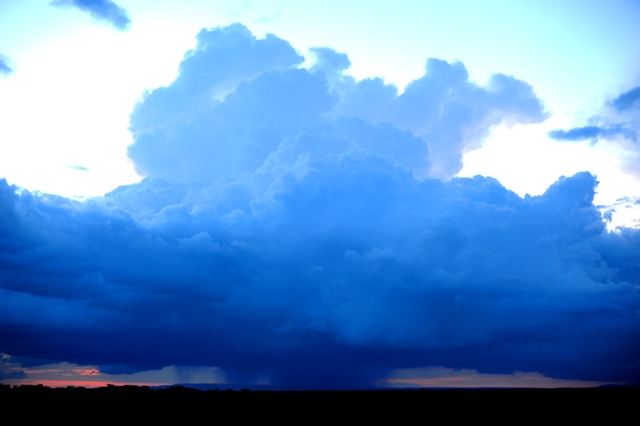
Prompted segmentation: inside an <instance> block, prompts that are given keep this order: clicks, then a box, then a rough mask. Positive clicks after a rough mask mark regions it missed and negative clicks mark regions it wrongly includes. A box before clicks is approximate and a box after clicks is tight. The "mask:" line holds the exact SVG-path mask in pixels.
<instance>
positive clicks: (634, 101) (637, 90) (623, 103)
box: [611, 87, 640, 111]
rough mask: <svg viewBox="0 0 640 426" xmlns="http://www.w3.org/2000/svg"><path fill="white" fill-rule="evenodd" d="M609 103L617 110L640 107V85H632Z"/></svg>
mask: <svg viewBox="0 0 640 426" xmlns="http://www.w3.org/2000/svg"><path fill="white" fill-rule="evenodd" d="M611 105H613V107H614V108H615V109H617V110H618V111H627V110H629V109H634V108H640V87H634V88H633V89H631V90H629V91H628V92H625V93H622V94H621V95H620V96H618V97H617V98H615V99H614V100H613V101H611Z"/></svg>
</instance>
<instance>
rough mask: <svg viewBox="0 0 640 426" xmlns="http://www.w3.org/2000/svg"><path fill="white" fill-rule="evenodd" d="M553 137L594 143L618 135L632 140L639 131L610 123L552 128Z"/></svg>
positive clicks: (551, 136)
mask: <svg viewBox="0 0 640 426" xmlns="http://www.w3.org/2000/svg"><path fill="white" fill-rule="evenodd" d="M548 135H549V137H550V138H551V139H554V140H557V141H563V142H564V141H566V142H575V141H583V140H592V141H593V142H594V143H595V142H597V140H598V139H600V138H603V139H608V138H614V137H616V136H623V137H626V138H628V139H630V140H632V141H635V140H637V133H636V132H635V131H634V130H632V129H629V128H626V127H624V126H622V125H619V124H618V125H610V126H585V127H574V128H573V129H569V130H561V129H557V130H552V131H550V132H549V133H548Z"/></svg>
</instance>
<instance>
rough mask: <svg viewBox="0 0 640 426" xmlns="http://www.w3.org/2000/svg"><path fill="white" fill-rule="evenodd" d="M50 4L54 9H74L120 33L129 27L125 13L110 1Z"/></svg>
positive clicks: (75, 0)
mask: <svg viewBox="0 0 640 426" xmlns="http://www.w3.org/2000/svg"><path fill="white" fill-rule="evenodd" d="M50 4H51V5H52V6H56V7H75V8H76V9H79V10H81V11H83V12H87V13H89V14H90V15H91V17H92V18H94V19H95V20H97V21H102V22H106V23H108V24H110V25H111V26H113V27H114V28H116V29H118V30H121V31H125V30H128V29H129V28H130V25H131V20H130V19H129V15H128V14H127V11H126V10H124V9H123V8H122V7H120V6H118V5H117V4H116V3H114V2H112V1H111V0H53V1H52V2H51V3H50Z"/></svg>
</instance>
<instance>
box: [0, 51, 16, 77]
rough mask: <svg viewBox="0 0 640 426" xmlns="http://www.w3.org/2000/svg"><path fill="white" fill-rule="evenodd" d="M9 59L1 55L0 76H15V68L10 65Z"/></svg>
mask: <svg viewBox="0 0 640 426" xmlns="http://www.w3.org/2000/svg"><path fill="white" fill-rule="evenodd" d="M9 63H10V62H9V58H7V57H6V56H4V55H0V75H4V76H7V75H9V74H13V67H11V65H10V64H9Z"/></svg>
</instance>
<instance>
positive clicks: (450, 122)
mask: <svg viewBox="0 0 640 426" xmlns="http://www.w3.org/2000/svg"><path fill="white" fill-rule="evenodd" d="M311 53H312V55H313V56H314V57H315V59H316V62H315V63H314V64H312V65H311V66H310V67H309V68H300V66H301V64H302V63H303V62H304V57H303V56H301V54H300V53H298V52H297V51H296V50H295V49H293V48H292V46H291V45H289V43H288V42H286V41H284V40H281V39H279V38H277V37H275V36H273V35H268V36H266V37H265V38H263V39H257V38H256V37H254V36H253V35H252V34H251V33H250V32H249V30H248V29H247V28H245V27H243V26H242V25H239V24H235V25H232V26H229V27H225V28H216V29H209V30H202V31H201V32H200V33H199V34H198V37H197V46H196V48H195V49H194V50H192V51H190V52H188V53H187V54H186V55H185V59H184V60H183V62H182V63H181V65H180V73H179V76H178V77H177V78H176V80H175V81H174V82H173V83H171V84H170V85H168V86H166V87H161V88H157V89H155V90H153V91H150V92H148V93H146V94H145V95H144V96H143V98H142V100H141V101H140V102H139V103H138V104H137V105H136V106H135V108H134V110H133V112H132V114H131V124H130V126H131V127H130V128H131V132H132V135H133V139H134V142H133V144H132V145H131V146H130V147H129V156H130V158H131V159H132V161H133V162H134V165H135V168H136V170H137V171H138V172H139V173H140V174H142V175H144V176H146V178H145V179H143V180H142V181H141V182H140V183H138V184H134V185H129V186H123V187H119V188H117V189H116V190H114V191H112V192H110V193H108V194H106V195H105V196H104V197H100V198H94V199H89V200H86V201H84V202H82V203H80V202H77V201H73V200H69V199H65V198H62V197H57V196H52V195H46V194H33V193H30V192H28V191H25V190H22V189H20V188H17V187H15V186H12V185H9V184H8V183H7V182H6V181H4V180H1V181H0V351H2V352H4V353H7V354H11V355H12V356H16V357H31V358H37V359H43V360H47V362H63V361H64V362H72V363H77V364H81V365H98V366H100V368H101V370H102V371H111V372H118V371H139V370H149V369H160V368H162V367H165V366H169V365H210V366H218V367H220V368H222V369H224V370H225V371H229V372H232V373H233V372H236V373H237V374H243V373H247V374H250V373H251V372H260V371H268V372H270V373H269V374H270V377H271V382H272V384H273V385H274V386H275V387H280V388H349V387H359V386H369V385H371V383H373V382H374V381H375V380H380V379H382V378H384V377H388V375H387V374H388V373H389V372H391V371H395V370H397V369H403V368H405V369H406V368H416V367H428V366H444V367H446V368H454V369H460V368H466V369H472V370H477V371H480V372H482V373H483V374H487V373H500V374H512V373H513V372H514V371H532V372H539V373H541V374H544V375H547V376H549V377H558V378H566V379H583V380H604V381H625V382H632V383H638V382H640V371H639V370H638V357H639V355H640V295H639V294H638V285H639V284H640V265H639V264H638V259H639V258H640V231H637V230H632V229H620V230H619V231H618V232H615V233H611V232H607V230H606V226H605V222H604V221H603V218H602V215H601V213H600V212H599V210H598V209H597V208H596V207H595V206H594V205H593V197H594V193H595V190H596V187H597V180H596V178H595V177H594V176H593V175H591V174H590V173H588V172H582V173H578V174H576V175H574V176H571V177H563V178H561V179H559V180H558V181H557V182H556V183H555V184H553V185H552V186H551V187H549V189H548V190H547V191H546V192H545V193H544V194H543V195H541V196H536V197H530V196H526V197H525V198H521V197H519V196H517V195H516V194H515V193H513V192H511V191H509V190H507V189H505V188H504V187H503V186H502V185H501V184H500V183H499V182H498V181H496V180H495V179H492V178H490V177H482V176H476V177H474V178H455V177H453V178H452V176H453V175H455V173H456V171H457V170H459V167H460V164H461V163H460V162H459V161H460V159H461V155H462V154H463V153H464V152H466V151H468V150H470V149H474V148H477V147H478V146H480V145H481V143H482V141H483V139H484V138H485V137H486V135H487V134H488V132H489V131H490V128H491V127H492V126H495V125H497V124H499V123H503V124H506V125H509V124H512V123H534V122H538V121H540V120H543V119H544V118H545V117H546V115H545V112H544V109H543V106H542V102H541V101H540V100H539V99H538V98H537V97H536V96H535V94H534V92H533V90H532V88H531V87H530V86H529V85H527V84H526V83H524V82H522V81H520V80H517V79H515V78H514V77H510V76H505V75H502V74H497V75H494V76H493V77H492V78H491V79H490V81H489V83H487V85H486V86H480V85H478V84H476V83H473V82H471V81H469V79H468V74H467V71H466V69H465V68H464V65H463V64H461V63H459V62H457V63H453V64H451V63H447V62H445V61H441V60H436V59H430V60H429V61H428V62H427V67H426V72H425V75H424V76H423V77H421V78H420V79H418V80H416V81H414V82H413V83H411V84H410V85H409V86H408V87H407V88H406V90H405V91H404V92H403V93H402V94H398V91H397V89H396V88H395V87H393V86H391V85H388V84H386V83H384V81H383V80H380V79H365V80H360V81H357V80H355V79H354V78H353V77H351V76H349V75H348V74H347V70H348V68H349V66H350V61H349V59H348V57H347V56H346V55H345V54H342V53H338V52H335V51H333V50H331V49H328V48H317V49H314V50H312V52H311ZM433 176H438V177H442V178H444V179H442V180H441V179H434V178H433ZM232 373H229V374H232ZM385 375H387V376H385Z"/></svg>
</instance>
